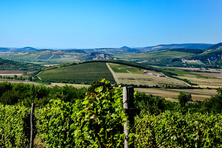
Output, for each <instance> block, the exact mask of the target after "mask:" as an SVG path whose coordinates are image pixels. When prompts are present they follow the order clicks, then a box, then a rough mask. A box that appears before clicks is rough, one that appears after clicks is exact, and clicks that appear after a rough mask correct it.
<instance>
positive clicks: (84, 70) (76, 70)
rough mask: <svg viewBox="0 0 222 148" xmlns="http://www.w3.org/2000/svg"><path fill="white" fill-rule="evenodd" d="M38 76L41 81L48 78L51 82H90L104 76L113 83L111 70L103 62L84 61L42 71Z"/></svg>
mask: <svg viewBox="0 0 222 148" xmlns="http://www.w3.org/2000/svg"><path fill="white" fill-rule="evenodd" d="M38 76H39V77H40V78H41V79H42V80H43V81H47V80H50V81H51V82H66V83H68V82H70V83H82V84H84V83H85V84H91V82H92V81H95V80H98V79H100V78H105V79H107V80H110V81H111V83H115V80H114V78H113V76H112V74H111V72H110V71H109V69H108V68H107V66H106V63H104V62H103V63H102V62H93V63H84V64H78V65H71V66H67V67H61V68H57V69H50V70H46V71H42V72H41V73H40V74H39V75H38Z"/></svg>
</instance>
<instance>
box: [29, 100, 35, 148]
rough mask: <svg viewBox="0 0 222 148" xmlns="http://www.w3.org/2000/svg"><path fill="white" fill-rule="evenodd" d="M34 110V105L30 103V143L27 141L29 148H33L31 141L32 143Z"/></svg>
mask: <svg viewBox="0 0 222 148" xmlns="http://www.w3.org/2000/svg"><path fill="white" fill-rule="evenodd" d="M34 108H35V103H32V108H31V113H30V141H29V148H33V141H34V129H33V128H34Z"/></svg>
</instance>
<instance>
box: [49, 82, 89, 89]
mask: <svg viewBox="0 0 222 148" xmlns="http://www.w3.org/2000/svg"><path fill="white" fill-rule="evenodd" d="M65 85H70V86H73V87H75V88H83V87H86V88H88V87H89V86H90V85H85V84H66V83H51V86H65Z"/></svg>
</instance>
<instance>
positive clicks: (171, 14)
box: [0, 0, 222, 48]
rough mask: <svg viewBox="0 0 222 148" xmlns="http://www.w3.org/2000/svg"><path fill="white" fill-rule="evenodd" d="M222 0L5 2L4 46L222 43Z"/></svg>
mask: <svg viewBox="0 0 222 148" xmlns="http://www.w3.org/2000/svg"><path fill="white" fill-rule="evenodd" d="M221 6H222V0H0V47H26V46H31V47H35V48H102V47H107V48H108V47H122V46H129V47H144V46H152V45H157V44H170V43H213V44H214V43H218V42H221V41H222V40H221V39H222V19H221V18H222V11H221Z"/></svg>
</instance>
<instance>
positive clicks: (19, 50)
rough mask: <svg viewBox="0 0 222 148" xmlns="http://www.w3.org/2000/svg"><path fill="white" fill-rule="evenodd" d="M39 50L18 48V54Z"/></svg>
mask: <svg viewBox="0 0 222 148" xmlns="http://www.w3.org/2000/svg"><path fill="white" fill-rule="evenodd" d="M35 50H38V49H35V48H33V47H24V48H18V49H16V52H30V51H35Z"/></svg>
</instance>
